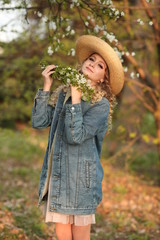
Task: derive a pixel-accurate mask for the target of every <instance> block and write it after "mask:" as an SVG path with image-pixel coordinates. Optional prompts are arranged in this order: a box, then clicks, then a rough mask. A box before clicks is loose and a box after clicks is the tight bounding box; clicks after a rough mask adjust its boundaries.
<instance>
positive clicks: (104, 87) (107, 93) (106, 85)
mask: <svg viewBox="0 0 160 240" xmlns="http://www.w3.org/2000/svg"><path fill="white" fill-rule="evenodd" d="M91 55H92V54H91ZM89 57H90V56H89ZM89 57H88V58H89ZM88 58H87V59H88ZM85 61H86V60H84V62H85ZM82 65H83V63H82V64H81V65H80V64H78V65H77V66H76V69H77V70H78V71H79V72H80V73H82ZM98 86H99V87H98V88H97V89H98V91H100V92H103V97H105V98H107V99H108V101H109V103H110V108H109V115H108V129H107V133H110V132H111V130H112V116H113V112H114V108H115V106H116V105H117V104H118V102H117V100H116V95H115V94H113V93H112V89H111V86H110V72H109V68H108V65H107V63H106V74H105V77H104V82H100V83H98Z"/></svg>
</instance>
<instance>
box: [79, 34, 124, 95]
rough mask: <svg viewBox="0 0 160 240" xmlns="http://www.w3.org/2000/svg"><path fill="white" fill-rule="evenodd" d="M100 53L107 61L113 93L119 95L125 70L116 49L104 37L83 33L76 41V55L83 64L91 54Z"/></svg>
mask: <svg viewBox="0 0 160 240" xmlns="http://www.w3.org/2000/svg"><path fill="white" fill-rule="evenodd" d="M93 53H98V54H99V55H100V56H101V57H102V58H103V59H104V60H105V62H106V64H107V65H108V68H109V72H110V85H111V89H112V92H113V94H115V95H117V94H118V93H119V92H120V91H121V90H122V88H123V85H124V70H123V67H122V64H121V61H120V58H119V57H118V55H117V53H116V52H115V51H114V49H113V48H112V47H111V46H110V45H109V44H108V43H106V42H105V41H103V40H102V39H100V38H98V37H95V36H92V35H83V36H80V37H79V38H78V39H77V42H76V57H77V60H78V62H79V63H80V64H82V63H83V62H84V61H85V60H86V59H87V58H88V57H89V56H90V55H91V54H93Z"/></svg>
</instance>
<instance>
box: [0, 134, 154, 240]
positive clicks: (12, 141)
mask: <svg viewBox="0 0 160 240" xmlns="http://www.w3.org/2000/svg"><path fill="white" fill-rule="evenodd" d="M0 134H1V138H0V156H1V161H0V176H1V182H0V192H1V199H0V239H4V240H18V239H23V240H25V239H27V240H28V239H31V240H37V239H39V240H40V239H41V240H44V239H46V240H50V239H56V237H55V232H54V227H53V225H51V224H48V225H47V224H45V223H44V221H43V217H42V214H41V212H40V210H39V209H38V208H37V202H38V181H39V175H40V170H41V166H42V162H43V157H44V153H45V148H46V146H47V140H48V130H46V131H43V130H41V131H30V130H29V129H24V130H23V131H21V132H19V131H12V130H8V129H0ZM154 156H155V155H154V154H153V153H152V154H150V155H148V156H147V159H148V162H147V163H146V165H145V161H146V158H145V156H144V158H142V159H141V158H140V157H139V158H138V157H137V159H136V161H135V163H134V164H135V165H132V166H131V167H132V169H134V171H137V169H136V167H135V166H138V164H139V166H143V167H145V166H146V167H147V168H149V167H150V166H151V163H152V166H154V165H156V161H150V158H152V159H153V157H154ZM140 161H141V162H142V165H141V164H140ZM104 172H105V180H106V182H107V178H108V177H109V175H110V170H109V168H108V167H107V166H105V167H104ZM112 174H116V176H118V177H119V178H122V177H123V176H124V174H125V173H124V172H122V171H121V172H118V171H117V172H113V173H112ZM112 185H113V188H112V190H111V192H112V194H113V195H114V197H115V198H114V201H116V199H117V201H121V199H122V198H123V197H124V196H125V195H126V194H127V193H128V190H127V188H126V187H125V186H124V185H123V183H121V182H113V183H112ZM135 219H136V221H137V222H138V224H139V225H140V226H141V227H142V228H143V229H152V230H153V231H154V230H155V229H156V224H155V223H154V221H152V220H150V221H149V220H144V219H143V218H142V217H139V218H138V217H137V218H136V216H135ZM131 225H132V222H131V219H130V218H128V216H127V212H126V213H125V212H119V211H118V210H117V211H115V212H113V213H110V214H106V215H105V214H101V213H100V212H96V224H94V225H92V228H91V240H95V239H96V240H105V239H106V240H116V239H118V240H122V239H123V240H125V239H127V240H134V239H135V240H141V239H143V240H150V239H151V240H152V238H151V234H150V233H149V232H143V231H142V232H139V230H138V229H134V231H133V229H132V228H131ZM146 231H147V230H146ZM153 240H158V238H156V234H155V235H154V237H153Z"/></svg>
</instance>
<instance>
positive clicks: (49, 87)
mask: <svg viewBox="0 0 160 240" xmlns="http://www.w3.org/2000/svg"><path fill="white" fill-rule="evenodd" d="M50 89H51V86H47V85H44V86H43V91H44V92H47V91H50Z"/></svg>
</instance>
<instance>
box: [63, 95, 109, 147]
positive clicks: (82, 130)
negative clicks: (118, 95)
mask: <svg viewBox="0 0 160 240" xmlns="http://www.w3.org/2000/svg"><path fill="white" fill-rule="evenodd" d="M108 113H109V101H108V100H106V101H103V103H98V104H94V105H93V106H92V107H91V108H90V109H89V110H88V111H87V112H86V113H85V115H84V116H83V115H82V109H81V104H80V103H78V104H66V115H65V134H66V138H67V142H68V143H69V144H81V143H82V142H83V141H85V140H87V139H89V138H92V137H94V136H95V135H96V134H97V133H98V131H101V130H102V129H104V130H107V126H108Z"/></svg>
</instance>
